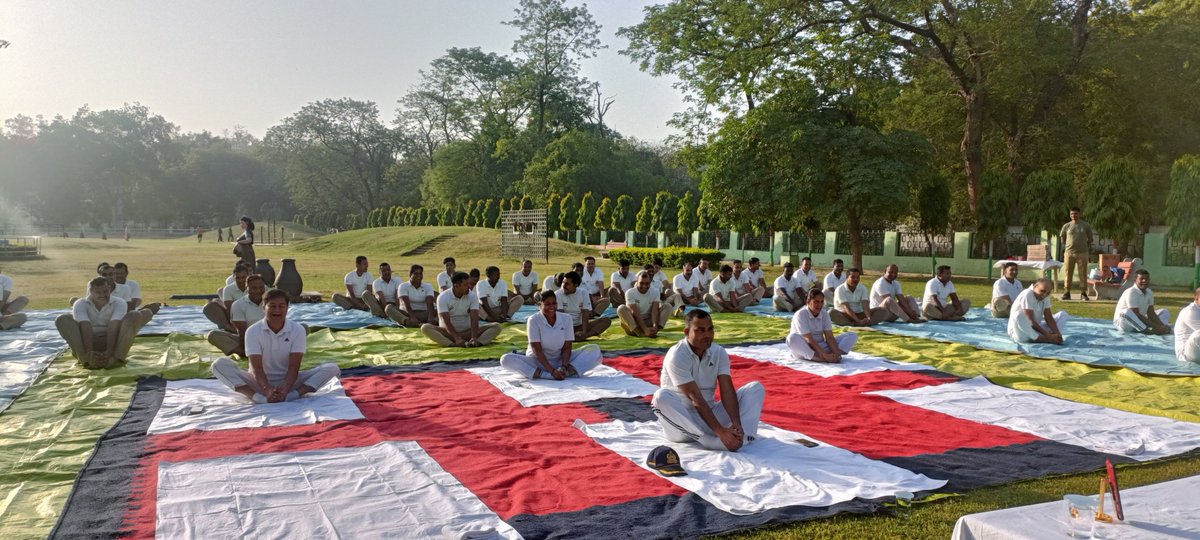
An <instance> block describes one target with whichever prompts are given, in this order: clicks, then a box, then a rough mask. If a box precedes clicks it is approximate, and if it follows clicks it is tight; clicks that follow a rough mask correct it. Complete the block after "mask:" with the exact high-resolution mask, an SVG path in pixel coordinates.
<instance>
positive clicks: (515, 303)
mask: <svg viewBox="0 0 1200 540" xmlns="http://www.w3.org/2000/svg"><path fill="white" fill-rule="evenodd" d="M480 302H482V300H480ZM523 305H525V301H524V300H522V299H521V295H513V296H509V297H508V311H506V312H504V313H500V315H505V316H507V317H508V318H509V319H511V318H512V317H513V315H516V314H517V310H520V309H521V306H523ZM493 309H495V311H496V312H497V313H499V312H500V306H499V305H497V306H495V308H493ZM479 318H480V320H484V321H487V322H504V321H503V320H501V319H500V318H499V317H492V316H491V315H489V314H488V312H487V310H486V309H483V307H482V306H480V308H479ZM506 320H507V319H506Z"/></svg>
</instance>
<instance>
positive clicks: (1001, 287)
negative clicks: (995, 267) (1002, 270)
mask: <svg viewBox="0 0 1200 540" xmlns="http://www.w3.org/2000/svg"><path fill="white" fill-rule="evenodd" d="M1023 290H1025V287H1024V286H1023V285H1021V280H1019V279H1013V280H1012V281H1009V280H1008V278H1000V279H997V280H996V283H994V284H992V298H1000V297H1001V296H1007V297H1008V299H1009V300H1016V299H1017V295H1018V294H1021V291H1023Z"/></svg>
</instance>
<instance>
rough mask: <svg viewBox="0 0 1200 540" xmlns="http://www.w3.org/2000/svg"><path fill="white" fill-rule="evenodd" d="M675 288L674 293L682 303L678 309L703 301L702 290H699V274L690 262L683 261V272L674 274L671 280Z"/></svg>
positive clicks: (697, 304)
mask: <svg viewBox="0 0 1200 540" xmlns="http://www.w3.org/2000/svg"><path fill="white" fill-rule="evenodd" d="M671 285H672V287H674V289H675V294H677V295H679V299H680V300H681V301H682V303H681V304H680V305H679V309H683V308H686V307H687V306H699V305H700V304H701V303H702V302H704V292H703V291H701V290H700V276H697V275H696V272H695V271H694V269H693V268H692V263H690V262H685V263H683V272H680V273H679V274H676V275H675V279H674V280H672V282H671Z"/></svg>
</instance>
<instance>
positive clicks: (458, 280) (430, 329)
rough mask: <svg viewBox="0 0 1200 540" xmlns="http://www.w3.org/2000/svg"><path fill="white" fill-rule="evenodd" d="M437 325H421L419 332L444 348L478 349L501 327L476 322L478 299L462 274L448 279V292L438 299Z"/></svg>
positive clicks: (498, 333) (468, 280) (457, 273)
mask: <svg viewBox="0 0 1200 540" xmlns="http://www.w3.org/2000/svg"><path fill="white" fill-rule="evenodd" d="M437 310H438V320H439V324H437V325H434V324H429V323H426V324H423V325H421V333H422V334H425V337H427V338H429V339H430V340H431V341H433V342H434V343H437V344H438V345H441V346H443V347H480V346H483V345H487V344H489V343H491V342H492V340H493V339H496V336H498V335H500V329H501V326H500V325H499V324H496V323H481V322H479V297H478V296H476V295H475V291H473V290H471V280H470V276H468V275H467V274H466V273H465V272H455V274H454V276H452V277H451V278H450V290H447V291H442V294H439V295H438V297H437Z"/></svg>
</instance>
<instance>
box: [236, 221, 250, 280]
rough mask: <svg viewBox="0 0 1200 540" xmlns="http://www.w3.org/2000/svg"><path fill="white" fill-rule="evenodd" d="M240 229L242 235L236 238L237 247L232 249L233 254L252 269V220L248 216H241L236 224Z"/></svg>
mask: <svg viewBox="0 0 1200 540" xmlns="http://www.w3.org/2000/svg"><path fill="white" fill-rule="evenodd" d="M238 223H239V225H241V227H242V235H241V236H239V237H238V238H237V245H235V246H234V247H233V254H234V255H237V256H239V257H241V258H242V260H243V261H245V262H246V264H249V265H250V267H251V268H253V267H254V264H255V259H254V220H252V219H250V218H249V217H248V216H242V219H241V220H240V221H239V222H238Z"/></svg>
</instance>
